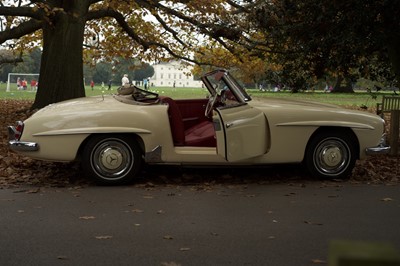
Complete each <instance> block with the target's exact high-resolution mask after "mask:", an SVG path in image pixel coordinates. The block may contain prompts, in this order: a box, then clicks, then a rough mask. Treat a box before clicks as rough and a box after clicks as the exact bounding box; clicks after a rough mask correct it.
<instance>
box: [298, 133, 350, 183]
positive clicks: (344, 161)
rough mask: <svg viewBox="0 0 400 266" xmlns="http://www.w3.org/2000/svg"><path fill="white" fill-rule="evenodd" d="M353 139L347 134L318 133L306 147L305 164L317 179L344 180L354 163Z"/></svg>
mask: <svg viewBox="0 0 400 266" xmlns="http://www.w3.org/2000/svg"><path fill="white" fill-rule="evenodd" d="M355 141H356V140H355V138H354V137H352V135H351V134H348V132H342V131H337V132H334V131H333V132H331V133H330V132H320V133H319V134H317V135H316V136H315V137H314V138H313V139H311V141H310V143H309V145H308V146H307V151H306V156H305V164H306V166H307V168H308V170H309V172H310V173H311V174H312V175H313V176H314V177H317V178H323V179H344V178H347V177H349V175H350V174H351V172H352V170H353V168H354V165H355V162H356V157H357V156H356V146H355V145H354V143H355Z"/></svg>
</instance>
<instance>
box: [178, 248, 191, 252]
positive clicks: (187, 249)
mask: <svg viewBox="0 0 400 266" xmlns="http://www.w3.org/2000/svg"><path fill="white" fill-rule="evenodd" d="M179 250H180V251H189V250H190V248H180V249H179Z"/></svg>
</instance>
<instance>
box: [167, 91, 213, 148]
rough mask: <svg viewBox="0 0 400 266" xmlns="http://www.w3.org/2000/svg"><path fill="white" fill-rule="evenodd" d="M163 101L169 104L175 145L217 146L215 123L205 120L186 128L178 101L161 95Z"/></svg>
mask: <svg viewBox="0 0 400 266" xmlns="http://www.w3.org/2000/svg"><path fill="white" fill-rule="evenodd" d="M160 100H161V102H162V103H166V104H168V116H169V122H170V126H171V134H172V138H173V141H174V145H175V146H196V147H215V146H216V139H215V131H214V126H213V123H212V122H210V121H203V122H201V123H199V124H197V125H195V126H193V127H191V128H189V129H187V130H185V127H184V124H183V119H182V115H181V112H180V110H179V107H178V105H177V104H176V102H175V101H174V100H173V99H171V98H169V97H164V96H163V97H160Z"/></svg>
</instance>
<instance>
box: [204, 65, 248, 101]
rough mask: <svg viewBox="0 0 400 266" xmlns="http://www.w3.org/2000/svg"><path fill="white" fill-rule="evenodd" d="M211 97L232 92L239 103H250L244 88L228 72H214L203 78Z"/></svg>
mask: <svg viewBox="0 0 400 266" xmlns="http://www.w3.org/2000/svg"><path fill="white" fill-rule="evenodd" d="M202 80H203V82H204V83H205V85H206V86H207V88H208V90H209V91H210V93H211V95H213V96H215V95H221V92H225V91H230V94H231V95H232V96H234V97H235V98H236V100H237V101H238V102H242V103H244V102H248V101H250V100H251V98H250V96H249V95H248V94H247V92H246V91H245V90H244V88H243V87H242V86H241V85H240V84H239V83H238V82H237V81H236V80H235V78H234V77H232V76H231V75H230V74H229V73H228V72H227V71H226V70H215V71H212V72H210V73H208V74H206V75H204V76H203V78H202Z"/></svg>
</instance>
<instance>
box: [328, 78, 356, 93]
mask: <svg viewBox="0 0 400 266" xmlns="http://www.w3.org/2000/svg"><path fill="white" fill-rule="evenodd" d="M343 82H344V84H343ZM332 92H346V93H353V92H354V90H353V86H352V84H351V80H350V79H349V78H345V77H343V76H339V77H338V78H337V80H336V84H335V87H333V90H332Z"/></svg>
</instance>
